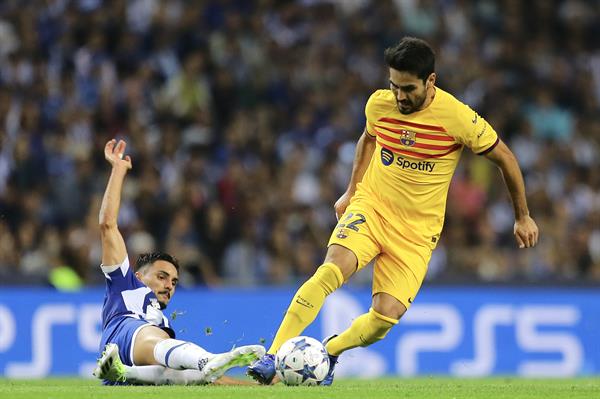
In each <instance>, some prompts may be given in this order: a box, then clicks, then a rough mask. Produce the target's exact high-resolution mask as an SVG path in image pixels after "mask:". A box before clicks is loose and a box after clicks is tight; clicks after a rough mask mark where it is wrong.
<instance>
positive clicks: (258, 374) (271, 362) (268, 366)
mask: <svg viewBox="0 0 600 399" xmlns="http://www.w3.org/2000/svg"><path fill="white" fill-rule="evenodd" d="M246 374H248V375H249V376H250V377H252V378H254V379H255V380H256V381H258V382H259V383H260V384H263V385H269V384H270V383H271V381H273V377H275V355H272V354H270V353H267V354H266V355H264V356H263V357H261V358H260V359H258V360H257V361H255V362H254V363H252V364H251V365H250V366H248V371H247V372H246Z"/></svg>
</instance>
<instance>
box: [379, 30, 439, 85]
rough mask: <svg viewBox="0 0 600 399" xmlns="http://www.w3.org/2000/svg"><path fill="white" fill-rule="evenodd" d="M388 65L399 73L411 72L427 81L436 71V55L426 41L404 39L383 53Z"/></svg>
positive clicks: (413, 38)
mask: <svg viewBox="0 0 600 399" xmlns="http://www.w3.org/2000/svg"><path fill="white" fill-rule="evenodd" d="M383 55H384V58H385V62H386V64H387V65H388V66H389V67H390V68H393V69H395V70H397V71H401V72H409V73H411V74H413V75H416V76H417V77H418V78H419V79H421V80H423V81H425V80H426V79H427V78H428V77H429V75H431V74H432V73H433V72H434V71H435V53H434V52H433V49H432V48H431V46H429V44H427V42H426V41H425V40H421V39H417V38H416V37H409V36H407V37H403V38H402V40H400V42H399V43H398V44H396V45H395V46H393V47H388V48H387V49H385V52H384V53H383Z"/></svg>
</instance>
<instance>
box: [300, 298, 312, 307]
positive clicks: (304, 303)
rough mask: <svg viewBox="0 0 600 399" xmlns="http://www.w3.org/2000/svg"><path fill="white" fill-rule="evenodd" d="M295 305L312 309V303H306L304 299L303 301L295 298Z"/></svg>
mask: <svg viewBox="0 0 600 399" xmlns="http://www.w3.org/2000/svg"><path fill="white" fill-rule="evenodd" d="M296 303H297V304H299V305H302V306H304V307H305V308H309V309H312V308H314V305H313V304H312V303H310V302H308V301H307V300H306V299H304V298H302V297H297V298H296Z"/></svg>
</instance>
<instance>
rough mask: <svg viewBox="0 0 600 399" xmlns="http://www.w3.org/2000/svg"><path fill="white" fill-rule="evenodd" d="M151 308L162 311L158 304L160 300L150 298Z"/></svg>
mask: <svg viewBox="0 0 600 399" xmlns="http://www.w3.org/2000/svg"><path fill="white" fill-rule="evenodd" d="M150 306H152V307H153V308H154V309H160V305H159V304H158V299H156V298H150Z"/></svg>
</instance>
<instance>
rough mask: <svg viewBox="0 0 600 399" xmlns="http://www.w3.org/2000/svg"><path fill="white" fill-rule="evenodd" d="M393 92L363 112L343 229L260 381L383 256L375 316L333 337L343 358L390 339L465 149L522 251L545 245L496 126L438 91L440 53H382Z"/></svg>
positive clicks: (407, 41)
mask: <svg viewBox="0 0 600 399" xmlns="http://www.w3.org/2000/svg"><path fill="white" fill-rule="evenodd" d="M385 61H386V63H387V65H388V66H389V83H390V88H389V89H386V90H377V91H375V92H374V93H373V94H372V95H371V97H370V98H369V100H368V101H367V105H366V107H365V113H366V117H367V125H366V127H365V130H364V132H363V134H362V136H361V137H360V139H359V140H358V144H357V148H356V156H355V159H354V166H353V169H352V177H351V179H350V184H349V185H348V189H347V190H346V192H345V193H344V194H343V195H342V196H341V197H340V198H339V199H338V201H337V202H336V204H335V212H336V216H337V217H338V220H339V223H338V225H337V226H336V227H335V229H334V231H333V233H332V235H331V238H330V240H329V245H328V250H327V255H326V257H325V261H324V263H323V264H322V265H321V266H320V267H319V268H318V269H317V271H316V272H315V274H314V275H313V276H312V277H311V278H310V279H309V280H308V281H306V282H305V283H304V284H303V285H302V286H301V287H300V289H299V290H298V292H297V293H296V295H294V298H293V299H292V302H291V304H290V306H289V308H288V310H287V312H286V314H285V316H284V319H283V321H282V323H281V325H280V327H279V330H278V331H277V334H276V336H275V339H274V341H273V343H272V345H271V347H270V349H269V350H268V351H267V354H266V355H265V356H264V357H263V358H262V359H260V360H258V361H256V362H255V363H254V364H252V365H251V366H250V367H249V368H248V374H250V375H251V376H253V377H254V378H255V379H256V380H258V381H259V382H261V383H264V384H268V383H271V381H272V380H273V377H274V375H275V367H274V356H273V355H274V354H275V353H276V352H277V350H278V349H279V347H280V346H281V345H282V344H283V343H284V342H285V341H286V340H288V339H289V338H292V337H295V336H297V335H299V334H301V333H302V331H303V330H304V329H305V328H306V327H307V326H308V325H309V324H310V323H311V322H312V321H313V320H314V319H315V318H316V316H317V314H318V312H319V310H320V309H321V306H322V305H323V302H324V301H325V298H326V297H327V295H329V294H331V293H332V292H333V291H335V290H336V289H338V288H340V287H341V286H342V284H343V283H344V282H345V281H347V280H348V278H350V276H352V275H353V274H354V273H355V272H356V271H357V270H360V269H361V268H363V267H364V266H365V265H367V264H368V263H369V262H370V261H371V260H372V259H374V258H376V260H375V266H374V271H373V297H372V298H373V299H372V307H371V308H370V309H369V312H368V313H365V314H363V315H361V316H359V317H358V318H356V319H355V320H354V321H353V322H352V325H351V326H350V327H349V328H348V329H347V330H346V331H344V332H342V333H341V334H340V335H337V336H333V337H329V338H327V339H326V342H325V343H326V345H325V347H326V348H327V351H328V353H329V355H330V360H331V363H330V364H331V366H330V370H329V374H328V376H327V378H326V379H325V380H324V381H323V383H322V385H330V384H331V383H332V381H333V371H334V367H335V364H336V362H337V357H338V356H339V355H340V354H341V353H342V352H344V351H346V350H348V349H351V348H355V347H357V346H368V345H371V344H373V343H375V342H377V341H379V340H381V339H383V338H384V337H385V336H386V334H387V333H388V332H389V330H390V329H391V328H392V327H393V326H394V325H396V324H397V323H398V321H399V319H400V318H401V317H402V315H403V314H404V313H405V312H406V310H407V309H408V308H409V307H410V305H411V303H412V302H413V300H414V299H415V296H416V295H417V292H418V291H419V288H420V287H421V283H422V282H423V279H424V277H425V273H426V272H427V264H428V262H429V259H430V257H431V252H432V251H433V249H434V248H435V246H436V244H437V242H438V240H439V237H440V233H441V230H442V226H443V223H444V213H445V208H446V196H447V193H448V187H449V186H450V180H451V179H452V175H453V173H454V170H455V168H456V165H457V164H458V160H459V158H460V154H461V152H462V150H463V148H464V147H468V148H469V149H470V150H471V151H473V152H475V153H476V154H479V155H483V156H485V157H487V158H488V159H489V160H491V161H492V162H493V163H495V164H496V165H497V166H498V168H499V169H500V170H501V172H502V175H503V177H504V181H505V183H506V186H507V188H508V191H509V193H510V197H511V199H512V203H513V208H514V213H515V224H514V234H515V238H516V241H517V244H518V246H519V248H529V247H532V246H534V245H535V244H536V243H537V241H538V228H537V226H536V224H535V222H534V220H533V219H532V218H531V217H530V216H529V210H528V209H527V200H526V198H525V186H524V182H523V177H522V175H521V170H520V168H519V165H518V163H517V160H516V159H515V157H514V155H513V154H512V152H511V151H510V150H509V148H508V147H507V146H506V144H504V142H502V140H500V138H499V137H498V135H497V134H496V132H495V131H494V129H493V128H492V127H491V126H490V125H489V124H488V123H487V122H486V121H485V119H484V118H482V117H481V116H479V115H478V114H477V113H476V112H474V111H473V110H472V109H471V108H469V107H468V106H467V105H465V104H463V103H461V102H460V101H458V100H457V99H456V98H455V97H454V96H452V95H451V94H449V93H447V92H445V91H443V90H442V89H440V88H439V87H436V86H435V80H436V75H435V72H434V66H435V55H434V53H433V50H432V49H431V48H430V47H429V45H428V44H427V43H426V42H424V41H423V40H420V39H416V38H411V37H405V38H403V39H402V40H401V41H400V42H399V43H398V44H397V45H396V46H394V47H391V48H388V49H387V50H386V51H385Z"/></svg>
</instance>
